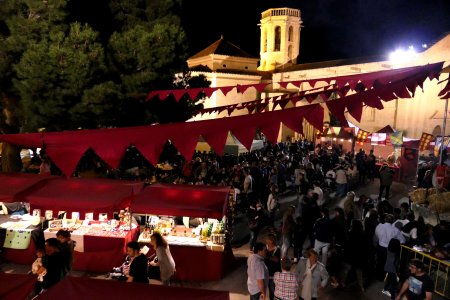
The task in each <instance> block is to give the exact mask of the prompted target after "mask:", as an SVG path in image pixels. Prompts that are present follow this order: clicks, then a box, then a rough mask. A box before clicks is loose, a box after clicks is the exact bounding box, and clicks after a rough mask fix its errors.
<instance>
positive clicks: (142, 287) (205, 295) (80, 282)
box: [37, 276, 230, 300]
mask: <svg viewBox="0 0 450 300" xmlns="http://www.w3.org/2000/svg"><path fill="white" fill-rule="evenodd" d="M140 295H142V296H143V297H144V298H146V297H148V298H151V299H154V300H158V299H159V300H172V299H173V300H178V299H185V300H191V299H192V300H194V299H195V300H229V299H230V294H229V292H226V291H211V290H203V289H192V288H182V287H174V286H170V287H167V286H163V285H154V284H142V283H128V282H122V281H116V280H102V279H92V278H87V277H72V276H67V277H66V278H64V279H63V280H61V281H60V282H59V283H57V284H56V285H54V286H53V287H51V288H50V289H48V290H47V291H46V292H45V293H43V294H41V295H40V296H39V297H38V298H37V299H39V300H41V299H42V300H45V299H50V300H53V299H60V298H62V297H63V298H64V299H65V300H72V299H73V300H78V299H83V300H110V299H121V300H128V299H129V300H133V299H136V298H138V297H139V296H140Z"/></svg>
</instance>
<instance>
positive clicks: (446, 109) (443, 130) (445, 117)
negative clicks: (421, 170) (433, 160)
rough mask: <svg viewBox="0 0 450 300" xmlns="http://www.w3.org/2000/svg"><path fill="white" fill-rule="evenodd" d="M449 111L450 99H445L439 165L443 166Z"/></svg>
mask: <svg viewBox="0 0 450 300" xmlns="http://www.w3.org/2000/svg"><path fill="white" fill-rule="evenodd" d="M447 111H448V98H447V99H445V110H444V123H443V124H442V143H441V151H440V155H439V164H440V165H442V163H443V161H442V154H443V152H444V139H445V126H447Z"/></svg>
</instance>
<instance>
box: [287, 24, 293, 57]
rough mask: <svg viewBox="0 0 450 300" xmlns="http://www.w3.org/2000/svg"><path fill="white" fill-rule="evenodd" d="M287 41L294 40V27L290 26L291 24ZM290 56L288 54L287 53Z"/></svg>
mask: <svg viewBox="0 0 450 300" xmlns="http://www.w3.org/2000/svg"><path fill="white" fill-rule="evenodd" d="M288 41H289V42H292V41H294V28H292V26H289V36H288ZM289 57H290V55H289Z"/></svg>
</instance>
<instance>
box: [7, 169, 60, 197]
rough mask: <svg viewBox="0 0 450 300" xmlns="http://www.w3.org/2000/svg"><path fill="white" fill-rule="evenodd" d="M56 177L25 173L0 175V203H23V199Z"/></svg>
mask: <svg viewBox="0 0 450 300" xmlns="http://www.w3.org/2000/svg"><path fill="white" fill-rule="evenodd" d="M55 178H58V177H54V176H48V175H36V174H26V173H0V202H24V201H25V199H24V197H25V196H26V195H27V194H28V193H30V192H32V191H33V190H35V189H38V188H39V187H42V186H43V185H45V183H46V182H47V181H48V180H51V179H55Z"/></svg>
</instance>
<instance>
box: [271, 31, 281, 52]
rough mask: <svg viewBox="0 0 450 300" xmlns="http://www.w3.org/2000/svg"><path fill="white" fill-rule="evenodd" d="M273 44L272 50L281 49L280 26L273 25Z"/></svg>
mask: <svg viewBox="0 0 450 300" xmlns="http://www.w3.org/2000/svg"><path fill="white" fill-rule="evenodd" d="M274 42H275V44H274V47H273V51H280V49H281V27H280V26H277V27H275V41H274Z"/></svg>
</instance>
